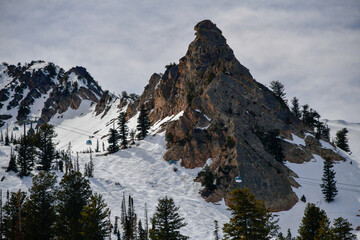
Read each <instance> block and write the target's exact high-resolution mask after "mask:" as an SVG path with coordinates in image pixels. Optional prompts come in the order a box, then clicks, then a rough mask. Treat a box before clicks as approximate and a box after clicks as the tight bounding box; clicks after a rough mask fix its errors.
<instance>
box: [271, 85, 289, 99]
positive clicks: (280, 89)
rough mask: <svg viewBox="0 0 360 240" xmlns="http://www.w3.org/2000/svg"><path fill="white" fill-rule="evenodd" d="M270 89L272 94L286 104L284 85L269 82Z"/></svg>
mask: <svg viewBox="0 0 360 240" xmlns="http://www.w3.org/2000/svg"><path fill="white" fill-rule="evenodd" d="M270 88H271V90H272V91H273V92H274V94H275V96H276V97H277V98H279V99H281V100H282V101H284V102H286V99H285V96H286V93H285V87H284V84H282V83H281V82H279V81H271V82H270Z"/></svg>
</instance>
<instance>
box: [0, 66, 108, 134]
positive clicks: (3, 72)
mask: <svg viewBox="0 0 360 240" xmlns="http://www.w3.org/2000/svg"><path fill="white" fill-rule="evenodd" d="M0 77H1V79H2V81H1V82H0V127H1V126H2V125H3V124H4V120H8V119H11V118H14V121H17V122H21V121H23V120H25V119H26V118H27V117H28V116H29V114H30V113H31V115H32V116H37V117H38V118H40V122H48V121H49V120H50V119H51V118H52V117H53V116H54V115H55V114H56V113H58V114H62V113H64V112H65V111H67V110H68V109H69V108H71V109H78V108H79V106H80V104H81V102H82V100H89V101H92V102H94V103H96V102H98V100H99V99H100V98H101V97H102V95H103V90H102V89H101V87H100V86H99V85H98V84H97V82H96V81H94V79H93V78H92V77H91V75H90V74H89V73H88V72H87V71H86V69H85V68H83V67H73V68H71V69H70V70H69V71H66V72H65V70H64V69H62V68H60V67H59V66H56V65H55V64H53V63H48V62H44V61H32V62H31V63H29V64H27V63H25V64H24V65H21V64H20V63H19V64H18V65H17V66H15V65H9V64H7V63H3V64H1V65H0Z"/></svg>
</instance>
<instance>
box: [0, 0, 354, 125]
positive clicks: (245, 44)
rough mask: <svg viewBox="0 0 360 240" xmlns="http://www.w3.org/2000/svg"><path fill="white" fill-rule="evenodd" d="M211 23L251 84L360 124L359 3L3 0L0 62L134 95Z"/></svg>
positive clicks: (0, 1)
mask: <svg viewBox="0 0 360 240" xmlns="http://www.w3.org/2000/svg"><path fill="white" fill-rule="evenodd" d="M203 19H210V20H212V21H213V22H214V23H216V24H217V26H218V27H219V28H220V29H221V30H222V32H223V34H224V36H225V38H226V39H227V42H228V44H229V45H230V47H231V48H232V49H233V50H234V52H235V56H236V57H237V58H238V60H239V61H240V62H241V63H242V64H243V65H245V66H246V67H247V68H249V69H250V72H251V74H252V75H253V76H254V78H255V79H256V80H257V81H259V82H261V83H263V84H265V85H267V86H268V85H269V82H270V81H272V80H278V81H280V82H282V83H283V84H284V85H285V89H286V93H287V98H288V99H291V98H292V97H293V96H297V97H298V98H299V99H300V103H301V104H305V103H307V104H309V105H310V107H312V108H314V109H315V110H317V111H318V112H319V113H320V114H321V116H322V118H328V119H345V120H347V121H352V122H360V1H358V0H354V1H338V0H328V1H319V0H313V1H307V0H303V1H288V0H286V1H285V0H284V1H266V0H264V1H254V0H249V1H218V0H214V1H192V0H182V1H169V0H163V1H160V0H159V1H156V0H152V1H150V0H149V1H134V0H121V1H120V0H106V1H95V0H83V1H79V0H78V1H76V0H72V1H60V0H56V1H55V0H48V1H40V0H38V1H36V0H34V1H30V0H28V1H24V0H16V1H11V0H0V61H1V62H7V63H11V64H17V63H18V62H22V63H23V62H30V61H32V60H45V61H51V62H54V63H55V64H57V65H59V66H60V67H63V68H64V69H66V70H68V69H69V68H71V67H73V66H84V67H85V68H87V70H88V71H89V72H90V74H91V75H92V76H93V77H94V78H95V80H97V81H98V82H99V83H100V85H102V87H103V88H104V89H108V90H110V91H111V92H115V93H121V91H123V90H126V91H127V92H129V93H131V92H135V93H137V94H140V93H141V92H142V91H143V89H144V87H145V85H146V84H147V82H148V80H149V78H150V76H151V74H152V73H154V72H157V73H160V72H164V69H165V68H164V66H165V65H166V64H168V63H170V62H176V63H178V59H180V58H181V57H182V56H184V55H185V53H186V50H187V47H188V45H189V44H190V42H191V41H192V40H193V39H194V30H193V28H194V26H195V25H196V23H197V22H199V21H201V20H203Z"/></svg>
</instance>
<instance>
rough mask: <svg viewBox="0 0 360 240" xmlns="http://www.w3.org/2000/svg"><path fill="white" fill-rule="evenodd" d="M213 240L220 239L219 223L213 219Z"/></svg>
mask: <svg viewBox="0 0 360 240" xmlns="http://www.w3.org/2000/svg"><path fill="white" fill-rule="evenodd" d="M214 225H215V227H214V240H220V238H219V224H218V221H216V220H215V221H214Z"/></svg>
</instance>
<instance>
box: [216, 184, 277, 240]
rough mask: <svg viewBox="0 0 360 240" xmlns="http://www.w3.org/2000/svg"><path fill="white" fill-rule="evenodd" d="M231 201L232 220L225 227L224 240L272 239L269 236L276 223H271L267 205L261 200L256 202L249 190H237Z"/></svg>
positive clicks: (232, 194)
mask: <svg viewBox="0 0 360 240" xmlns="http://www.w3.org/2000/svg"><path fill="white" fill-rule="evenodd" d="M229 200H230V201H229V202H230V204H229V205H228V206H229V208H228V210H230V211H231V215H232V218H231V219H230V222H229V223H226V224H224V226H223V232H224V234H225V238H224V239H228V240H230V239H231V240H235V239H247V240H261V239H270V238H271V237H270V236H269V234H270V232H272V230H273V229H272V228H274V227H275V223H271V222H270V221H271V217H272V215H271V214H270V213H269V212H268V211H267V210H266V208H265V204H264V203H263V202H262V201H261V200H256V199H255V196H254V195H253V194H252V193H251V192H250V190H249V189H248V188H245V189H235V190H234V191H232V193H231V197H230V199H229Z"/></svg>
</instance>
